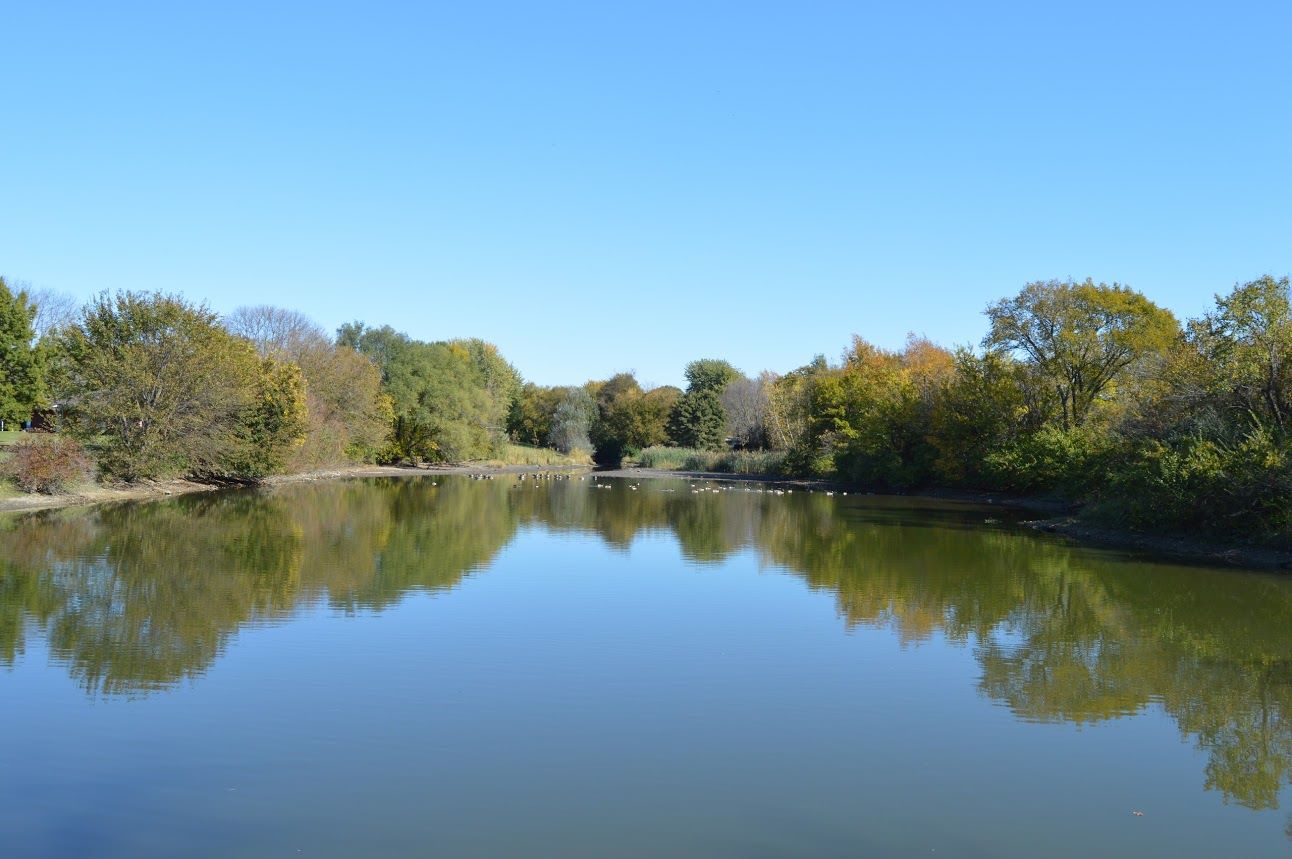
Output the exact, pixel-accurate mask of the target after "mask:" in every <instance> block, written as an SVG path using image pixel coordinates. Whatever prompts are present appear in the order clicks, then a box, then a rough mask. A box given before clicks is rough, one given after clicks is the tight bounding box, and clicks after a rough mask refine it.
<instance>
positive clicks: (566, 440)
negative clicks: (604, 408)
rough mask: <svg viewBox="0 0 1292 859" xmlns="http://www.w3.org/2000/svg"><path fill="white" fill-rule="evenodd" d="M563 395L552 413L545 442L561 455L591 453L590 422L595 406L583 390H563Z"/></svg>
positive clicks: (594, 412) (593, 415) (595, 411)
mask: <svg viewBox="0 0 1292 859" xmlns="http://www.w3.org/2000/svg"><path fill="white" fill-rule="evenodd" d="M556 390H564V391H565V395H564V396H563V397H562V398H561V401H560V402H559V403H557V406H556V410H555V411H554V412H553V413H552V419H551V426H550V429H549V430H548V433H547V437H546V439H545V441H546V442H547V444H549V445H551V446H552V447H554V448H556V449H557V450H559V451H561V453H576V452H577V453H591V452H592V438H591V430H592V422H593V421H594V420H595V419H596V415H597V404H596V403H595V402H593V400H592V397H591V396H590V395H589V394H588V392H587V391H585V390H584V389H583V388H565V389H556Z"/></svg>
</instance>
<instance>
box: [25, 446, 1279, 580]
mask: <svg viewBox="0 0 1292 859" xmlns="http://www.w3.org/2000/svg"><path fill="white" fill-rule="evenodd" d="M553 472H575V473H577V472H588V473H591V472H592V469H591V468H589V467H587V466H577V465H560V466H541V465H503V466H499V465H483V464H472V463H464V464H461V465H433V466H422V467H412V466H394V465H353V466H344V467H338V468H326V469H319V470H317V471H308V472H303V473H300V474H283V475H276V476H274V477H270V478H268V479H266V480H264V481H263V482H262V483H260V484H259V485H260V486H285V485H289V484H293V483H309V482H313V481H319V480H342V479H346V478H355V477H402V478H415V477H431V476H434V475H437V474H501V475H506V474H533V473H553ZM596 474H597V475H598V476H600V477H622V478H627V479H643V480H650V479H661V478H664V479H667V478H672V479H688V480H720V481H723V482H752V483H775V484H777V485H778V486H788V487H795V488H799V487H802V488H811V489H843V488H846V487H841V486H839V485H837V484H833V483H830V482H829V481H822V480H805V479H793V478H780V477H769V476H767V475H756V474H725V473H720V472H706V471H667V470H662V469H655V468H613V469H600V470H597V471H596ZM227 488H229V486H228V484H220V483H203V482H197V481H191V480H164V481H156V482H149V483H136V484H128V485H122V486H90V487H85V488H82V489H79V490H78V491H75V492H69V493H65V494H60V495H20V496H16V497H11V498H3V499H0V513H23V512H27V511H35V510H49V509H53V508H59V507H77V506H85V505H91V504H111V503H116V502H121V501H148V500H158V499H162V498H168V497H172V496H175V495H186V494H190V493H195V492H213V491H217V490H220V489H227ZM904 497H909V498H935V499H938V500H940V501H950V502H963V503H967V504H990V505H994V506H999V507H1001V508H1012V509H1015V510H1022V511H1026V512H1030V513H1036V514H1039V515H1041V516H1043V517H1044V518H1041V519H1037V520H1034V521H1027V522H1022V523H1021V524H1022V525H1023V526H1025V527H1027V528H1031V529H1032V530H1034V531H1038V532H1041V533H1044V534H1051V535H1055V536H1057V537H1060V538H1064V539H1068V540H1071V541H1074V542H1077V543H1083V544H1087V545H1096V546H1103V547H1107V548H1112V549H1124V550H1127V551H1131V552H1135V553H1141V554H1145V555H1151V556H1156V557H1161V558H1169V559H1172V560H1176V561H1184V562H1188V563H1200V564H1209V565H1217V566H1227V567H1242V568H1249V569H1264V570H1288V571H1292V551H1285V550H1280V549H1273V548H1268V547H1262V546H1252V545H1246V544H1234V543H1224V542H1220V541H1215V540H1204V539H1199V538H1193V537H1182V536H1171V535H1158V534H1140V533H1136V532H1133V531H1124V530H1119V529H1115V528H1106V527H1100V526H1097V525H1092V524H1090V523H1088V522H1085V521H1083V520H1081V519H1079V518H1077V517H1076V516H1075V515H1072V514H1073V513H1074V512H1075V508H1074V507H1073V506H1072V505H1071V504H1068V503H1066V502H1062V501H1056V500H1053V499H1046V498H1029V497H1025V496H1024V497H1017V496H1010V495H1002V494H1000V493H989V492H963V491H956V490H937V491H930V492H921V493H912V494H910V495H907V496H904Z"/></svg>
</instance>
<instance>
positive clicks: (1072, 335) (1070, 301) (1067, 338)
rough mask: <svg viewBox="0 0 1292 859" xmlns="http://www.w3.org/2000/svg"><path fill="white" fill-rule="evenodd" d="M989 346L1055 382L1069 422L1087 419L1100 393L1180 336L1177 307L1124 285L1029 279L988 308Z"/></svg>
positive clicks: (1067, 424) (1071, 424) (986, 342)
mask: <svg viewBox="0 0 1292 859" xmlns="http://www.w3.org/2000/svg"><path fill="white" fill-rule="evenodd" d="M986 313H987V318H988V319H989V320H990V322H991V331H990V332H989V333H988V334H987V336H986V337H985V338H984V339H983V345H984V346H987V347H988V348H992V349H1003V350H1007V351H1011V352H1018V353H1020V354H1022V355H1023V356H1025V357H1026V359H1027V360H1029V361H1031V362H1032V363H1034V364H1035V365H1036V366H1037V368H1038V369H1039V370H1040V372H1041V373H1042V374H1043V375H1044V376H1045V378H1046V379H1047V380H1048V381H1049V383H1050V386H1051V388H1052V390H1053V391H1054V394H1055V396H1056V398H1057V400H1058V403H1059V411H1060V415H1061V418H1062V422H1063V428H1064V429H1068V428H1070V427H1075V426H1081V425H1082V424H1083V423H1085V421H1086V419H1087V417H1088V416H1089V415H1090V412H1091V409H1092V408H1093V407H1094V405H1095V403H1096V402H1097V401H1098V399H1099V398H1100V396H1101V395H1103V394H1104V393H1105V392H1107V391H1109V390H1110V388H1111V387H1113V386H1114V385H1115V383H1116V382H1117V381H1119V379H1120V378H1121V377H1122V376H1123V375H1124V374H1125V373H1126V371H1127V370H1128V369H1129V368H1131V367H1132V365H1134V364H1136V362H1138V361H1140V360H1142V359H1144V358H1145V357H1147V356H1149V355H1152V354H1155V353H1160V352H1161V351H1163V350H1164V349H1166V347H1167V346H1168V345H1169V344H1170V343H1171V342H1172V341H1173V340H1174V339H1175V338H1176V337H1177V335H1178V334H1179V325H1178V323H1177V322H1176V320H1175V317H1174V316H1172V315H1171V312H1170V311H1168V310H1165V309H1163V308H1161V307H1158V306H1157V305H1156V304H1154V303H1153V302H1151V301H1149V300H1148V299H1147V298H1145V297H1144V296H1143V295H1142V294H1140V293H1138V292H1136V291H1134V290H1132V289H1130V288H1128V287H1125V286H1121V285H1119V284H1113V285H1112V286H1108V285H1107V284H1103V283H1099V284H1096V283H1095V282H1094V281H1092V280H1089V279H1087V280H1086V281H1084V282H1083V283H1075V282H1073V281H1057V280H1052V281H1047V282H1039V281H1038V282H1036V283H1029V284H1028V285H1027V286H1025V287H1024V288H1023V289H1022V291H1021V292H1019V293H1018V295H1016V296H1014V297H1013V298H1005V299H1001V300H1000V301H998V302H996V303H994V304H991V305H989V306H988V308H987V311H986Z"/></svg>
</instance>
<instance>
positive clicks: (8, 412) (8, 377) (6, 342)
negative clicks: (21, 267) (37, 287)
mask: <svg viewBox="0 0 1292 859" xmlns="http://www.w3.org/2000/svg"><path fill="white" fill-rule="evenodd" d="M36 313H37V308H36V306H35V305H33V304H32V303H31V301H30V300H29V298H28V295H27V293H26V292H25V291H22V290H19V291H18V292H16V293H15V292H13V291H12V290H10V288H9V286H8V285H7V284H6V283H5V280H4V278H2V277H0V421H4V422H6V423H9V424H18V423H20V422H22V421H25V420H27V419H28V418H30V417H31V413H32V410H33V409H35V408H36V407H37V406H39V405H41V404H42V403H43V402H44V400H45V396H46V391H45V362H44V356H43V354H42V352H41V351H40V350H39V349H37V348H35V347H34V345H33V341H34V339H35V336H36V334H35V330H34V329H33V327H32V325H33V322H34V320H35V318H36Z"/></svg>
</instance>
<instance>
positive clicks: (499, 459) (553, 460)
mask: <svg viewBox="0 0 1292 859" xmlns="http://www.w3.org/2000/svg"><path fill="white" fill-rule="evenodd" d="M481 464H483V465H490V466H494V465H497V466H502V465H550V466H566V467H568V466H572V465H576V466H577V465H591V464H592V458H591V456H589V455H588V454H587V453H586V452H584V453H579V452H575V453H562V452H561V451H559V450H553V449H552V448H550V447H534V446H532V445H527V444H512V443H510V442H509V443H507V444H504V445H503V446H502V449H501V450H500V451H499V453H498V456H496V457H493V458H491V459H488V460H484V461H483V462H482V463H481Z"/></svg>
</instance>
